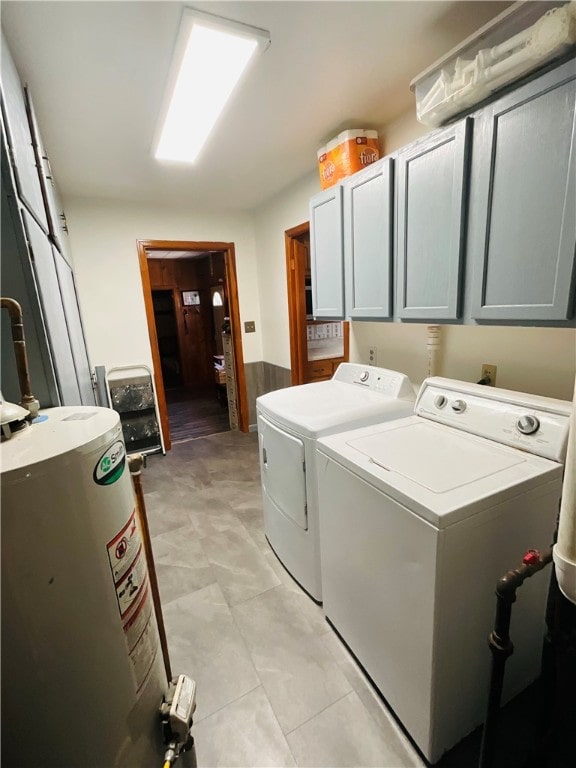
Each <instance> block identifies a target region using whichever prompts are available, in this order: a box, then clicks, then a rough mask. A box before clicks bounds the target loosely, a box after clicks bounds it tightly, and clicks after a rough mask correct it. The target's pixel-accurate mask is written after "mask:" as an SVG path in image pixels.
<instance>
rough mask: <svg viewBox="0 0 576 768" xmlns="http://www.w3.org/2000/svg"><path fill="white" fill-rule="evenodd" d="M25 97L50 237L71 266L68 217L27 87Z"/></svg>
mask: <svg viewBox="0 0 576 768" xmlns="http://www.w3.org/2000/svg"><path fill="white" fill-rule="evenodd" d="M24 95H25V97H26V106H27V109H28V115H29V118H30V131H31V134H32V141H33V143H34V150H35V153H36V163H37V165H38V168H39V170H40V173H39V176H40V183H41V186H42V189H43V190H44V196H45V201H46V214H47V219H48V229H49V232H50V237H51V238H52V241H53V242H54V244H55V245H56V247H57V248H58V250H59V251H60V253H61V254H62V256H64V258H65V259H66V261H67V262H68V264H71V263H72V259H71V256H70V243H69V239H68V225H67V223H66V216H65V215H64V208H63V206H62V201H61V200H60V195H59V194H58V188H57V186H56V182H55V180H54V176H53V174H52V168H51V166H50V161H49V159H48V154H47V152H46V148H45V147H44V142H43V141H42V137H41V135H40V129H39V127H38V121H37V119H36V113H35V111H34V105H33V103H32V99H31V98H30V91H29V90H28V88H27V87H25V88H24Z"/></svg>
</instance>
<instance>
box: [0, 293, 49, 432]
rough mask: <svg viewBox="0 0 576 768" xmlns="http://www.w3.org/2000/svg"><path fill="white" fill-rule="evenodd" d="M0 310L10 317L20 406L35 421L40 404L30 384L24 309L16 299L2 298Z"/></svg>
mask: <svg viewBox="0 0 576 768" xmlns="http://www.w3.org/2000/svg"><path fill="white" fill-rule="evenodd" d="M0 308H1V309H7V310H8V314H9V315H10V324H11V327H12V341H13V343H14V355H15V357H16V369H17V371H18V382H19V384H20V396H21V398H22V399H21V401H20V405H22V407H23V408H26V410H27V411H29V413H30V418H31V419H33V418H35V417H36V416H37V415H38V410H39V408H40V403H39V402H38V400H36V398H35V397H34V395H33V394H32V385H31V384H30V369H29V367H28V355H27V354H26V340H25V338H24V321H23V317H22V307H21V306H20V304H18V302H17V301H15V300H14V299H8V298H4V297H2V298H1V299H0Z"/></svg>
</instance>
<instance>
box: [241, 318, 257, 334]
mask: <svg viewBox="0 0 576 768" xmlns="http://www.w3.org/2000/svg"><path fill="white" fill-rule="evenodd" d="M255 330H256V323H255V322H254V320H247V321H246V322H245V323H244V331H245V332H246V333H254V332H255Z"/></svg>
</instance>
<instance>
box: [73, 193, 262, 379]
mask: <svg viewBox="0 0 576 768" xmlns="http://www.w3.org/2000/svg"><path fill="white" fill-rule="evenodd" d="M66 217H67V220H68V225H69V229H70V239H71V246H72V253H73V256H74V271H75V275H76V281H77V286H78V295H79V302H80V309H81V312H82V318H83V321H84V328H85V332H86V338H87V344H88V352H89V355H90V361H91V363H92V365H93V366H94V365H105V366H106V367H107V368H110V367H113V366H119V365H133V364H136V363H144V364H151V360H152V357H151V351H150V343H149V340H148V326H147V323H146V314H145V309H144V299H143V295H142V283H141V279H140V270H139V265H138V254H137V250H136V241H137V240H196V241H218V242H232V243H234V246H235V253H236V270H237V274H238V293H239V300H240V319H241V321H242V323H244V321H245V320H255V321H256V328H257V330H258V329H259V328H260V327H261V322H260V302H259V291H258V280H257V266H256V258H255V252H254V227H253V217H252V216H251V215H250V214H245V213H239V214H226V213H224V214H216V213H203V212H199V211H194V210H190V209H185V210H184V209H182V210H176V209H174V207H170V208H163V207H162V206H161V205H149V204H137V203H124V202H118V201H101V200H88V199H82V198H75V199H74V198H71V199H67V200H66ZM242 343H243V349H244V360H245V362H253V361H258V360H261V359H262V346H261V334H260V333H259V332H256V333H251V334H244V333H243V335H242Z"/></svg>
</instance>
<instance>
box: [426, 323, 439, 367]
mask: <svg viewBox="0 0 576 768" xmlns="http://www.w3.org/2000/svg"><path fill="white" fill-rule="evenodd" d="M441 332H442V326H441V325H429V326H428V337H427V339H426V348H427V350H428V374H427V375H428V376H438V375H439V373H440V372H439V370H438V369H439V365H438V353H439V352H440V347H441V345H442V335H441Z"/></svg>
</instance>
